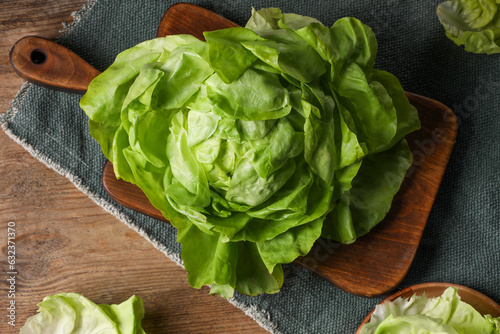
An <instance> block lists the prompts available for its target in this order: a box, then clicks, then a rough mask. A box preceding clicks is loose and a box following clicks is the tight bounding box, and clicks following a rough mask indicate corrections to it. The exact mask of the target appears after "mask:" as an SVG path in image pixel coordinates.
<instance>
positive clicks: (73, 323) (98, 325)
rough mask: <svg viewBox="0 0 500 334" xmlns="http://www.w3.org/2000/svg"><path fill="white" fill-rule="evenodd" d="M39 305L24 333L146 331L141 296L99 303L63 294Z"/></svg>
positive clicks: (131, 333) (128, 333) (123, 333)
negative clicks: (109, 303)
mask: <svg viewBox="0 0 500 334" xmlns="http://www.w3.org/2000/svg"><path fill="white" fill-rule="evenodd" d="M38 306H39V309H38V313H37V314H36V315H34V316H32V317H30V318H28V320H27V321H26V323H25V324H24V325H23V327H22V328H21V330H20V332H19V333H20V334H67V333H87V334H94V333H95V334H98V333H99V334H101V333H108V334H145V332H144V330H143V329H142V326H141V320H142V318H143V317H144V306H143V304H142V299H141V298H140V297H138V296H132V297H130V298H129V299H127V300H126V301H124V302H122V303H121V304H117V305H115V304H112V305H108V304H99V305H98V304H95V303H94V302H92V301H90V300H89V299H87V298H85V297H84V296H82V295H80V294H77V293H59V294H57V295H53V296H47V297H45V298H44V299H43V301H42V302H41V303H39V304H38Z"/></svg>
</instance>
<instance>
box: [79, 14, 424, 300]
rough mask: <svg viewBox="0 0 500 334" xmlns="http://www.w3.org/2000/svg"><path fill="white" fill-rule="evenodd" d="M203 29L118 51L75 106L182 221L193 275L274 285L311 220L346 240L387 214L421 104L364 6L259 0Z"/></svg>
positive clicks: (226, 285) (120, 167)
mask: <svg viewBox="0 0 500 334" xmlns="http://www.w3.org/2000/svg"><path fill="white" fill-rule="evenodd" d="M204 36H205V39H206V42H202V41H200V40H197V39H196V38H194V37H192V36H187V35H178V36H168V37H164V38H156V39H153V40H151V41H146V42H143V43H141V44H139V45H137V46H135V47H133V48H131V49H129V50H126V51H124V52H122V53H120V54H119V55H118V56H117V58H116V61H115V62H114V63H113V65H111V66H110V67H109V68H108V69H107V70H106V71H104V72H103V73H102V74H101V75H99V76H98V77H97V78H95V79H94V81H93V82H92V83H91V84H90V86H89V89H88V91H87V93H86V94H85V96H84V97H83V98H82V99H81V101H80V106H81V108H82V109H83V110H84V111H85V112H86V113H87V115H88V116H89V125H90V131H91V134H92V136H94V138H95V139H96V140H97V141H98V142H99V143H100V145H101V147H102V150H103V152H104V154H105V156H106V157H107V158H108V159H109V160H110V161H111V162H112V163H113V166H114V169H115V174H116V176H117V177H118V178H122V179H124V180H126V181H129V182H131V183H133V184H136V185H137V186H139V187H140V188H141V189H142V190H143V192H144V193H145V194H146V196H147V197H148V198H149V200H150V202H151V203H152V204H153V205H154V206H155V207H156V208H158V209H159V210H160V211H161V212H162V213H163V215H164V216H165V217H166V218H167V219H168V220H170V222H171V223H172V225H173V226H174V227H175V228H176V229H177V240H178V242H180V243H181V245H182V253H181V256H182V259H183V261H184V266H185V269H186V270H187V271H188V281H189V283H190V284H191V285H192V286H193V287H196V288H200V287H201V286H203V285H210V286H211V287H212V288H211V292H212V293H217V294H220V295H221V296H224V297H228V298H229V297H231V296H233V294H234V292H235V291H239V292H240V293H243V294H248V295H252V296H253V295H257V294H260V293H276V292H278V291H279V290H280V288H281V286H282V284H283V271H282V266H281V264H283V263H289V262H292V261H293V260H295V259H296V258H297V257H299V256H303V255H306V254H307V253H308V252H309V251H310V249H311V247H312V246H313V244H314V242H315V241H316V240H317V239H318V238H319V237H320V236H322V235H323V236H326V237H329V238H332V239H335V240H337V241H340V242H344V243H350V242H354V241H355V240H356V238H358V237H359V236H361V235H363V234H366V233H368V231H369V230H370V229H371V228H372V227H373V226H375V225H376V224H377V223H379V222H380V221H381V220H382V219H383V218H384V216H385V214H386V213H387V211H388V210H389V208H390V206H391V203H392V199H393V197H394V195H395V194H396V192H397V191H398V189H399V187H400V185H401V182H402V181H403V178H404V175H405V172H406V170H407V169H408V168H409V166H410V164H411V154H410V151H409V148H408V146H407V144H406V142H405V141H404V137H405V136H406V135H407V134H408V133H410V132H412V131H415V130H417V129H418V128H419V127H420V122H419V119H418V115H417V111H416V110H415V108H413V107H412V106H411V105H410V104H409V102H408V99H407V98H406V96H405V93H404V90H403V88H402V87H401V84H400V83H399V81H398V80H397V78H395V77H394V76H393V75H391V74H389V73H387V72H384V71H382V70H377V69H375V68H374V63H375V56H376V52H377V41H376V39H375V35H374V33H373V31H372V30H371V29H370V28H369V27H367V26H366V25H364V24H363V23H362V22H360V21H359V20H357V19H354V18H343V19H340V20H338V21H337V22H335V23H334V24H333V26H332V27H326V26H324V25H323V24H321V22H319V21H318V20H316V19H314V18H310V17H306V16H301V15H297V14H289V13H282V12H281V10H280V9H278V8H266V9H261V10H253V11H252V17H251V18H250V20H249V21H248V23H247V25H246V27H244V28H243V27H236V28H228V29H222V30H217V31H212V32H205V34H204ZM381 175H382V176H383V175H389V176H391V177H390V181H391V182H385V181H387V180H386V178H383V177H382V178H380V176H381Z"/></svg>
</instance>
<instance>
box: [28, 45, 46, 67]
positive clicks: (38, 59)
mask: <svg viewBox="0 0 500 334" xmlns="http://www.w3.org/2000/svg"><path fill="white" fill-rule="evenodd" d="M30 59H31V61H32V62H33V63H34V64H37V65H42V64H43V63H45V61H46V60H47V53H46V52H45V50H42V49H35V50H33V51H31V54H30Z"/></svg>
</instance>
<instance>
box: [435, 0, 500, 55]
mask: <svg viewBox="0 0 500 334" xmlns="http://www.w3.org/2000/svg"><path fill="white" fill-rule="evenodd" d="M437 15H438V18H439V21H440V22H441V24H442V25H443V27H444V28H445V32H446V36H448V38H450V39H451V40H452V41H453V42H455V44H457V45H463V46H464V47H465V51H468V52H474V53H487V54H493V53H500V0H450V1H446V2H443V3H441V4H439V5H438V7H437Z"/></svg>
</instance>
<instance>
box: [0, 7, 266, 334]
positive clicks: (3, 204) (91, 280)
mask: <svg viewBox="0 0 500 334" xmlns="http://www.w3.org/2000/svg"><path fill="white" fill-rule="evenodd" d="M86 3H87V0H58V1H55V0H47V1H43V2H40V1H33V0H12V1H3V2H2V4H1V6H0V112H1V113H4V112H6V111H7V109H8V108H9V103H10V101H11V100H12V99H13V98H14V96H15V95H16V93H17V91H18V90H19V88H20V87H21V84H22V83H23V80H22V79H21V78H20V77H19V76H18V75H17V74H16V73H15V72H14V70H13V69H12V67H11V66H10V62H9V51H10V50H11V48H12V46H13V45H14V43H15V42H16V41H17V40H19V39H21V38H22V37H25V36H28V35H38V36H42V37H45V38H49V39H53V38H55V37H57V36H58V34H59V31H60V30H61V29H63V26H62V22H67V23H70V22H71V21H72V17H71V15H70V14H71V12H73V11H75V10H79V9H81V7H82V6H83V5H84V4H86ZM0 143H1V145H0V185H1V187H0V248H1V254H0V263H1V270H0V272H1V275H0V278H1V279H0V296H1V297H0V316H1V317H2V321H0V333H18V332H19V329H20V327H21V326H22V324H23V323H24V322H25V321H26V319H27V318H28V317H29V316H32V315H34V314H35V313H36V310H37V308H38V307H37V305H36V304H37V303H39V302H40V301H41V300H42V299H43V297H45V296H47V295H50V294H55V293H58V292H63V291H66V292H70V291H72V292H78V293H81V294H83V295H85V296H87V297H88V298H90V299H92V300H94V301H95V302H98V303H119V302H121V301H123V300H125V299H126V298H128V297H129V296H130V295H132V294H137V295H139V296H140V297H142V298H143V300H144V304H145V309H146V316H145V319H144V320H143V325H144V328H145V330H146V332H147V333H148V334H149V333H153V334H154V333H167V332H168V333H186V332H188V333H236V332H242V333H265V332H266V331H265V330H263V329H262V328H261V327H260V326H259V325H258V324H257V323H255V322H254V321H253V320H252V319H251V318H249V317H248V316H246V315H245V314H244V313H243V312H242V311H241V310H239V309H237V308H236V307H234V306H232V305H231V304H230V303H228V302H227V301H226V300H224V299H222V298H219V297H214V296H210V295H208V290H207V289H202V290H196V289H193V288H191V287H190V286H189V285H188V284H187V282H186V273H185V271H184V269H182V268H181V267H179V266H178V265H177V264H175V263H174V262H172V261H170V260H169V259H168V258H167V257H166V256H165V255H164V254H163V253H161V252H160V251H158V250H157V249H156V248H155V247H154V246H153V245H151V244H150V243H149V242H148V241H146V240H145V239H144V238H143V237H142V236H140V235H139V234H138V233H136V232H135V231H133V230H131V229H129V228H128V227H127V226H125V224H123V223H122V222H120V221H119V220H117V219H116V218H115V217H114V216H112V215H110V214H109V213H107V212H105V211H104V210H103V209H102V208H101V207H99V206H98V205H96V204H95V203H94V202H93V201H92V200H90V199H89V198H88V197H87V196H86V195H85V194H83V193H82V192H81V191H80V190H78V189H77V188H76V187H75V186H74V185H73V184H72V183H71V182H70V181H69V180H67V179H66V178H65V177H63V176H61V175H59V174H58V173H56V172H55V171H53V170H51V169H49V168H48V167H47V166H45V165H44V164H42V163H41V162H39V161H38V160H37V159H35V158H33V157H32V156H31V155H30V154H29V153H28V152H27V151H26V150H24V149H23V148H22V147H21V146H19V145H18V144H16V143H15V142H14V141H13V140H11V139H10V138H9V137H7V135H6V134H5V132H3V131H0ZM10 221H12V222H15V223H16V240H15V241H16V260H17V263H16V266H17V267H16V269H17V272H18V275H17V277H16V298H15V301H16V327H15V328H12V327H11V326H9V325H7V322H6V319H7V318H6V315H7V313H6V312H7V311H6V308H7V306H8V303H9V299H8V298H7V293H8V290H9V286H8V285H7V281H6V278H7V277H6V276H7V274H6V272H7V258H6V255H7V251H6V246H7V223H8V222H10Z"/></svg>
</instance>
